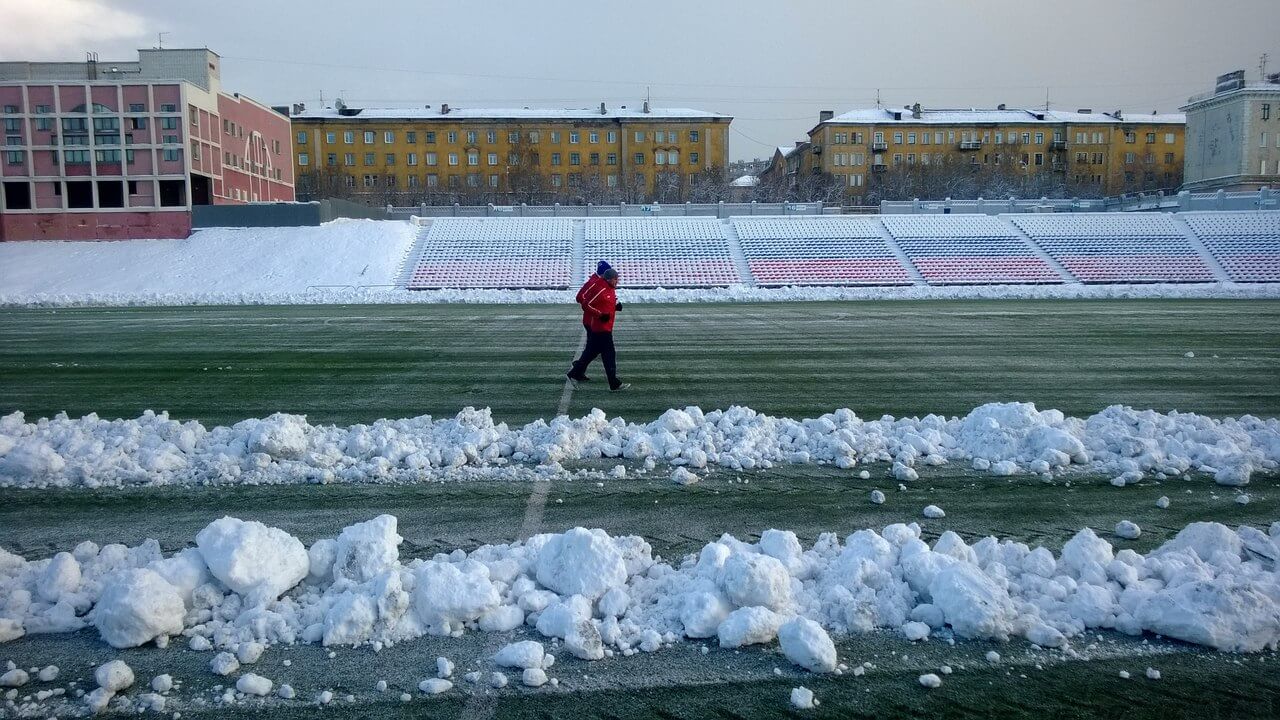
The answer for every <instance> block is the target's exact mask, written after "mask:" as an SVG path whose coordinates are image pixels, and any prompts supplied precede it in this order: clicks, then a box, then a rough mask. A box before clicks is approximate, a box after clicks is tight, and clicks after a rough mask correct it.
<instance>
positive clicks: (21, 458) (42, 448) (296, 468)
mask: <svg viewBox="0 0 1280 720" xmlns="http://www.w3.org/2000/svg"><path fill="white" fill-rule="evenodd" d="M600 458H626V459H630V460H633V461H643V462H648V461H649V460H652V461H654V462H663V463H666V464H668V465H670V466H674V467H676V468H678V469H683V468H685V467H689V468H703V467H706V466H718V467H722V468H728V469H731V470H735V471H740V470H753V469H764V468H769V467H773V466H774V465H777V464H813V463H825V464H833V465H836V466H838V467H840V468H844V469H851V468H854V467H856V466H858V465H864V464H867V463H892V467H893V469H894V474H895V476H897V477H898V478H899V479H900V480H901V481H903V482H909V481H911V480H912V479H914V476H915V470H914V469H913V468H914V467H915V466H917V465H942V464H946V463H967V464H969V465H971V466H972V467H973V468H974V469H977V470H980V471H989V472H991V473H992V474H994V475H998V476H1005V475H1012V474H1015V473H1035V474H1038V475H1046V474H1051V473H1057V472H1062V471H1065V470H1068V469H1073V468H1074V469H1084V470H1089V471H1093V472H1098V473H1108V474H1112V475H1117V476H1122V477H1125V478H1126V482H1136V481H1137V480H1140V479H1142V478H1143V477H1144V476H1147V475H1150V476H1153V477H1155V478H1167V477H1174V476H1178V475H1182V474H1184V473H1187V472H1189V471H1192V470H1195V471H1199V472H1203V473H1206V474H1211V475H1213V476H1214V478H1215V480H1216V481H1218V482H1219V483H1227V484H1232V485H1237V484H1242V483H1246V482H1248V480H1249V478H1250V476H1251V475H1252V474H1253V473H1255V472H1261V473H1273V472H1275V470H1276V469H1277V467H1280V420H1277V419H1274V418H1271V419H1261V418H1257V417H1254V416H1251V415H1245V416H1242V417H1239V418H1223V419H1215V418H1210V417H1206V416H1203V415H1196V414H1192V413H1179V412H1176V411H1174V412H1169V413H1159V412H1155V411H1152V410H1134V409H1133V408H1129V407H1124V406H1119V405H1114V406H1111V407H1109V408H1107V409H1105V410H1103V411H1102V412H1100V413H1098V414H1096V415H1092V416H1090V417H1087V418H1074V417H1067V416H1065V415H1063V413H1061V412H1060V411H1057V410H1043V411H1042V410H1038V409H1037V408H1036V407H1035V406H1034V405H1032V404H1030V403H990V404H987V405H983V406H981V407H978V408H976V409H974V410H973V411H972V412H970V413H969V414H968V415H966V416H964V417H962V418H956V417H952V418H946V417H942V416H939V415H926V416H925V417H923V418H893V417H892V416H884V417H882V418H880V419H877V420H863V419H862V418H860V417H858V416H857V415H856V414H855V413H854V412H853V411H852V410H849V409H841V410H836V411H835V412H832V413H829V414H826V415H823V416H821V417H818V418H811V419H805V420H793V419H790V418H777V417H771V416H768V415H763V414H760V413H757V412H756V411H754V410H752V409H750V408H746V407H738V406H735V407H731V408H729V409H728V410H716V411H713V412H706V413H704V412H703V411H702V410H701V409H700V408H697V407H687V408H684V409H683V410H677V409H672V410H668V411H667V412H665V413H663V414H662V416H661V417H659V418H658V419H657V420H654V421H653V422H650V423H647V424H644V425H640V424H635V423H628V422H627V421H625V420H623V419H622V418H612V419H611V418H609V417H607V416H606V415H605V413H604V412H603V411H601V410H592V411H591V413H590V414H588V415H586V416H584V417H581V418H578V419H570V418H568V417H565V416H561V417H557V418H555V419H553V420H551V421H549V422H548V421H545V420H537V421H534V422H532V423H529V424H528V425H525V426H523V427H515V428H513V427H509V426H507V424H506V423H496V422H494V419H493V416H492V414H491V413H490V411H489V410H488V409H484V410H476V409H474V408H465V409H463V410H462V411H461V412H460V413H458V414H457V415H456V416H455V417H452V418H447V419H440V420H435V419H433V418H432V417H431V416H429V415H424V416H421V417H416V418H410V419H407V420H378V421H377V422H375V423H373V424H371V425H353V426H350V427H339V426H334V425H311V424H309V423H308V422H307V421H306V418H305V417H303V416H298V415H283V414H276V415H272V416H271V417H269V418H266V419H264V420H257V419H252V420H244V421H242V422H239V423H236V424H235V425H232V426H229V427H228V426H218V427H213V428H206V427H204V426H203V425H201V424H200V423H198V422H195V421H187V422H180V421H177V420H173V419H171V418H169V416H168V415H167V414H160V415H156V414H154V413H152V412H150V411H148V412H146V413H144V414H143V415H142V416H141V417H139V418H137V419H134V420H103V419H101V418H99V417H97V416H96V415H87V416H85V417H82V418H79V419H71V418H69V417H67V416H65V415H58V416H56V417H54V418H51V419H41V420H39V421H37V422H27V421H26V418H25V417H24V415H23V414H22V413H21V412H15V413H12V414H10V415H8V416H5V417H0V487H50V486H57V487H99V486H103V485H168V484H192V483H207V484H235V483H303V482H319V483H327V482H387V481H405V482H412V481H418V480H424V479H434V478H447V477H452V475H451V473H453V472H454V471H455V470H458V469H485V468H491V469H502V468H509V467H511V463H516V464H517V467H524V468H525V469H526V470H528V471H529V472H532V470H530V468H532V467H533V465H534V464H535V463H536V464H539V467H540V468H543V469H555V468H558V467H559V464H560V463H564V462H568V461H575V460H592V459H600ZM512 474H518V473H514V472H513V473H512ZM930 514H931V515H938V514H937V513H930ZM938 516H939V517H940V516H941V515H938ZM361 533H362V534H361V535H360V536H359V537H355V536H353V537H350V538H339V539H338V541H337V542H336V544H335V546H334V547H329V546H327V545H325V546H319V547H313V548H312V551H311V555H312V557H311V558H310V560H308V558H307V557H306V556H307V553H306V552H305V550H304V551H302V552H301V553H300V554H299V553H298V551H297V548H294V549H293V550H291V554H292V555H291V556H292V557H295V558H296V559H297V562H296V563H295V565H296V567H298V568H300V569H301V571H302V572H303V574H304V575H305V574H306V572H307V570H308V569H310V571H311V572H312V573H313V574H321V575H323V574H327V573H330V572H333V573H336V575H337V576H338V577H339V579H350V580H353V581H356V582H363V581H365V580H368V579H370V578H371V577H372V576H373V575H375V574H377V573H378V572H379V570H380V569H381V568H383V567H385V566H386V565H387V563H388V562H389V561H390V560H392V559H393V558H394V554H395V544H396V543H397V542H398V540H397V539H396V538H397V537H398V536H396V535H395V528H394V525H392V526H389V527H384V526H370V527H369V528H367V529H365V530H362V531H361ZM366 535H367V536H368V537H365V536H366ZM357 546H358V547H359V548H361V549H359V550H358V551H357V550H356V549H353V548H356V547H357ZM553 551H555V552H560V551H561V548H560V547H559V546H557V547H556V548H553ZM601 552H602V551H600V549H599V548H596V547H594V546H593V545H592V544H591V541H590V539H589V538H578V539H574V540H573V541H572V542H568V543H567V544H566V545H565V546H564V547H563V553H564V557H565V559H564V560H563V561H559V562H558V564H557V563H555V562H553V561H551V560H548V561H547V565H546V566H544V567H540V568H539V569H538V574H539V580H541V581H543V582H545V583H547V584H549V585H550V586H552V587H553V588H554V589H557V590H560V589H565V590H569V589H575V588H576V589H575V590H574V591H575V592H578V593H580V594H583V595H587V596H589V597H590V598H591V599H594V598H595V597H598V596H599V595H600V594H602V593H604V592H605V591H606V590H608V589H609V588H610V587H612V586H614V585H615V584H616V583H617V582H618V578H619V571H618V569H617V559H616V558H613V557H609V556H607V553H605V554H603V555H602V554H601ZM334 553H337V555H336V566H335V565H333V564H325V563H322V562H321V561H322V560H324V561H326V562H327V561H328V560H329V559H331V558H332V557H334V555H333V554H334ZM353 553H354V554H353ZM579 561H583V562H590V563H592V567H599V568H601V569H602V570H606V571H607V572H603V573H602V574H601V575H599V576H598V577H593V578H591V579H589V580H587V581H586V584H582V585H580V586H579V585H578V584H577V583H579V582H580V581H581V580H583V579H582V578H573V577H569V576H563V569H564V567H566V566H568V565H571V564H573V563H577V562H579ZM214 569H215V571H217V568H214ZM557 576H563V577H562V579H560V580H556V579H552V578H554V577H557ZM223 580H224V582H226V579H225V578H224V579H223ZM51 582H53V581H51ZM55 584H56V583H55Z"/></svg>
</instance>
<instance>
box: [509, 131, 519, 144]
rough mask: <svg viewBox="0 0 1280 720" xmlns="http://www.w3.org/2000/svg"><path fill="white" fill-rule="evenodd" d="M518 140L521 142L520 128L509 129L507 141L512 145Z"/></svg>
mask: <svg viewBox="0 0 1280 720" xmlns="http://www.w3.org/2000/svg"><path fill="white" fill-rule="evenodd" d="M518 142H520V131H519V130H509V131H507V143H508V144H511V145H515V144H516V143H518Z"/></svg>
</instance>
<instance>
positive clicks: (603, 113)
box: [600, 103, 608, 115]
mask: <svg viewBox="0 0 1280 720" xmlns="http://www.w3.org/2000/svg"><path fill="white" fill-rule="evenodd" d="M600 114H601V115H607V114H608V113H607V112H605V109H604V103H600Z"/></svg>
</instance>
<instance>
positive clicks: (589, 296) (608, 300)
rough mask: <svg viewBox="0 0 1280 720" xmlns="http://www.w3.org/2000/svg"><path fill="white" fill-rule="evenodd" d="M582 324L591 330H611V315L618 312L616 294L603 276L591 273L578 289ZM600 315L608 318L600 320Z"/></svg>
mask: <svg viewBox="0 0 1280 720" xmlns="http://www.w3.org/2000/svg"><path fill="white" fill-rule="evenodd" d="M576 299H577V301H578V304H579V305H581V306H582V324H583V325H586V326H587V329H588V330H590V331H591V332H613V316H614V315H616V314H617V312H618V294H617V293H616V292H614V290H613V288H612V287H611V286H610V285H609V283H608V282H607V281H605V279H604V278H602V277H600V276H599V275H592V276H591V277H590V278H588V279H587V282H586V283H584V284H583V286H582V289H581V290H579V291H578V296H577V298H576ZM602 316H607V318H608V319H606V320H602V319H601V317H602Z"/></svg>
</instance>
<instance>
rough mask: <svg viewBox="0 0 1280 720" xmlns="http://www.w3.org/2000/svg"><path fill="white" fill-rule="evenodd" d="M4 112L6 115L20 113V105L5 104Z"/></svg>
mask: <svg viewBox="0 0 1280 720" xmlns="http://www.w3.org/2000/svg"><path fill="white" fill-rule="evenodd" d="M4 114H5V115H17V114H18V106H17V105H5V106H4Z"/></svg>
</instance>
